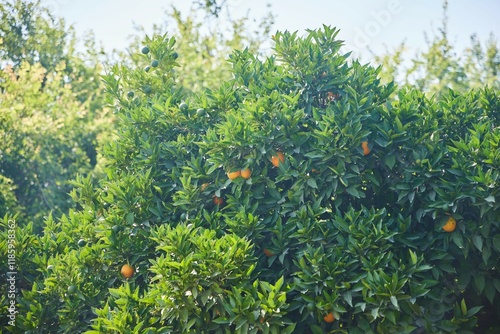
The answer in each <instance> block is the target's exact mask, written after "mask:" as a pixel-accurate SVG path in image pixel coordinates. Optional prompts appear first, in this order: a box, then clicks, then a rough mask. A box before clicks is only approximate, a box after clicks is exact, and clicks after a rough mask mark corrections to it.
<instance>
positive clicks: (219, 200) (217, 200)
mask: <svg viewBox="0 0 500 334" xmlns="http://www.w3.org/2000/svg"><path fill="white" fill-rule="evenodd" d="M212 201H213V202H214V204H215V205H222V204H224V199H223V198H221V197H217V196H215V195H214V197H213V199H212Z"/></svg>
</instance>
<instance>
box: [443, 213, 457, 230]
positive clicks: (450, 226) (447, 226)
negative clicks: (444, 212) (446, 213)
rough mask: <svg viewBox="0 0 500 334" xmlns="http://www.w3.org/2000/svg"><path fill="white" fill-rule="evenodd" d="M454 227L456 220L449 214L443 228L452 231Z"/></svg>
mask: <svg viewBox="0 0 500 334" xmlns="http://www.w3.org/2000/svg"><path fill="white" fill-rule="evenodd" d="M456 228H457V221H456V219H455V218H453V217H451V216H450V218H448V221H447V222H446V224H444V226H443V230H444V231H445V232H453V231H455V229H456Z"/></svg>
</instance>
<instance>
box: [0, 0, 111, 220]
mask: <svg viewBox="0 0 500 334" xmlns="http://www.w3.org/2000/svg"><path fill="white" fill-rule="evenodd" d="M0 15H1V17H2V20H1V23H0V57H1V59H2V64H1V66H2V71H1V72H0V92H1V93H0V94H1V95H0V99H1V101H2V103H1V105H0V111H1V113H0V131H1V137H2V142H1V143H0V152H2V159H1V160H0V174H1V175H2V177H3V180H10V181H8V183H10V184H11V185H12V186H11V187H10V193H2V194H3V195H2V197H4V198H10V200H9V201H10V202H12V194H14V195H15V198H16V203H17V205H18V207H16V208H14V207H13V206H12V205H9V206H2V207H0V214H2V215H4V214H5V213H6V212H15V210H19V209H20V208H21V213H22V214H21V216H20V219H21V217H24V218H26V219H29V220H33V221H35V222H36V223H37V225H38V226H40V225H41V223H42V218H43V217H44V216H47V215H48V214H49V213H50V212H54V214H57V215H58V216H59V215H60V214H61V213H63V212H67V210H68V208H69V207H71V206H72V203H71V200H70V198H69V196H68V195H67V194H68V192H69V191H70V189H71V186H70V185H69V183H68V180H71V179H74V178H75V177H76V175H77V174H78V173H83V174H88V173H90V172H92V171H93V170H94V168H95V166H96V165H97V161H98V153H97V147H98V146H99V144H98V137H99V136H108V134H107V130H108V129H109V127H110V122H111V119H112V118H110V117H108V116H109V115H107V111H106V110H105V109H104V108H103V106H104V94H103V90H102V87H101V81H100V74H101V71H102V67H101V66H100V58H99V54H100V51H98V50H97V49H96V47H95V44H94V42H93V40H92V38H93V37H92V36H88V37H87V38H86V39H85V40H84V45H85V49H86V51H85V52H83V53H81V52H77V51H76V49H75V48H76V44H77V38H76V36H75V34H74V31H73V29H72V27H67V26H66V25H65V22H64V20H62V19H58V18H54V17H53V16H52V15H51V14H50V12H48V11H47V10H46V9H45V8H43V7H42V6H41V5H40V2H39V1H35V2H25V1H8V2H4V3H2V4H1V5H0ZM12 210H14V211H12Z"/></svg>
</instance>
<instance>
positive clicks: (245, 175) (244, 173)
mask: <svg viewBox="0 0 500 334" xmlns="http://www.w3.org/2000/svg"><path fill="white" fill-rule="evenodd" d="M250 176H252V170H251V169H250V168H246V169H242V170H241V177H242V178H244V179H249V178H250Z"/></svg>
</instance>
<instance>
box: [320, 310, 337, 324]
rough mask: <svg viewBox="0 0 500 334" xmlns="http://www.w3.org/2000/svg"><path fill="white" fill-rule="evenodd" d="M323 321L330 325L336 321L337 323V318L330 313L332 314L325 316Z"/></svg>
mask: <svg viewBox="0 0 500 334" xmlns="http://www.w3.org/2000/svg"><path fill="white" fill-rule="evenodd" d="M323 320H325V321H326V322H328V323H332V322H334V321H335V317H334V316H333V313H332V312H330V313H328V314H327V315H325V316H324V317H323Z"/></svg>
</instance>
